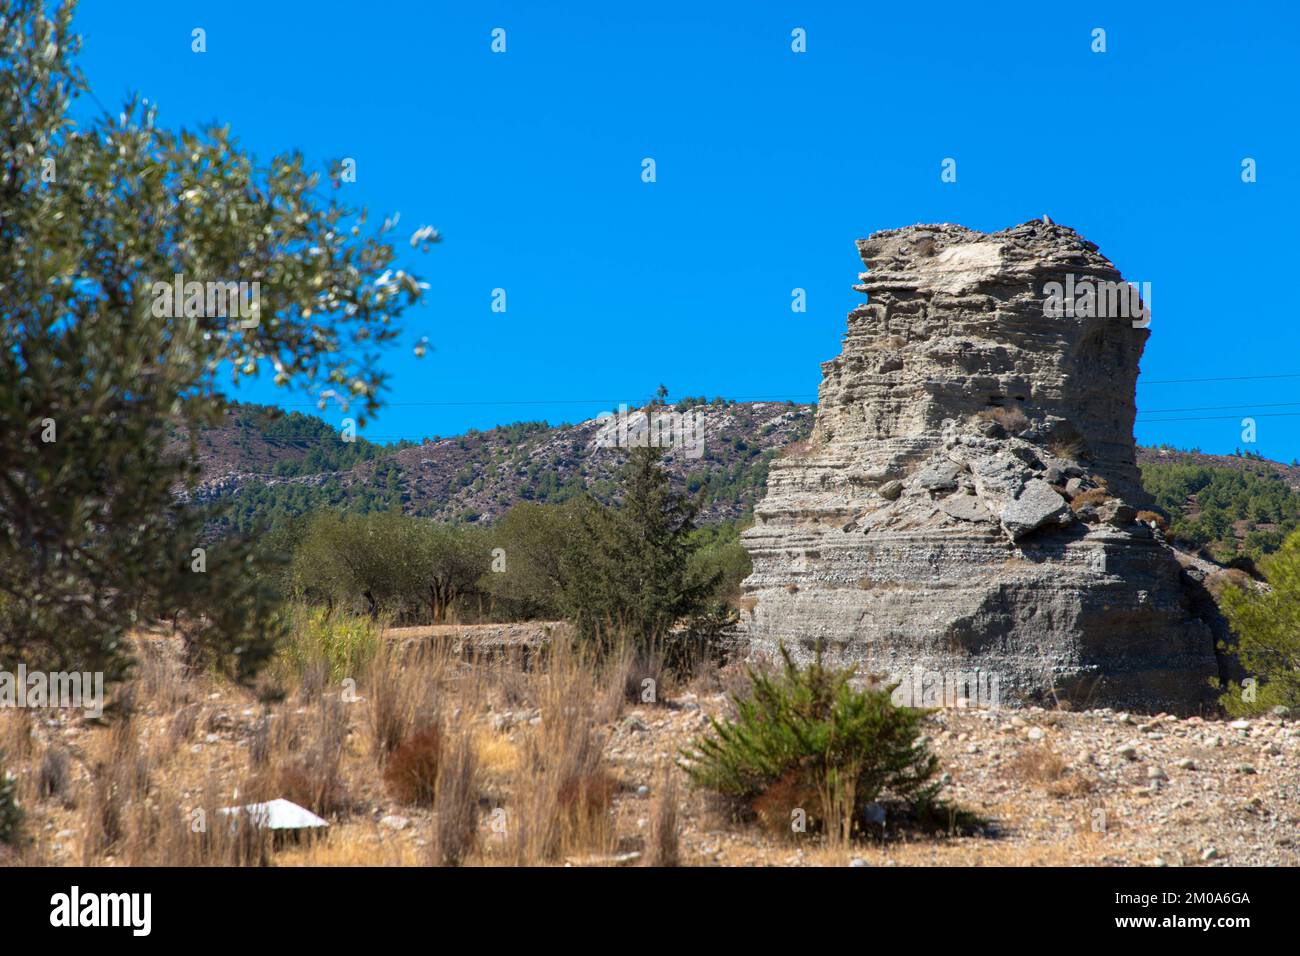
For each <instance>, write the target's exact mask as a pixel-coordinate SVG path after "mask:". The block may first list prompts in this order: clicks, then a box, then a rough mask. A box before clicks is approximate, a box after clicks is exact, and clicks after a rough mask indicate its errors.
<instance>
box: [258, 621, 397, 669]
mask: <svg viewBox="0 0 1300 956" xmlns="http://www.w3.org/2000/svg"><path fill="white" fill-rule="evenodd" d="M379 632H380V626H379V625H378V624H377V623H375V622H374V621H372V620H370V619H369V618H367V617H363V616H361V615H353V614H348V613H345V612H340V611H336V612H334V613H333V614H331V613H330V612H329V611H328V610H326V609H324V608H313V607H308V606H306V605H303V604H298V605H294V606H292V607H291V608H290V609H289V630H288V635H287V637H286V638H285V640H284V641H282V642H281V644H280V646H279V648H278V649H277V651H276V658H275V660H276V665H277V668H276V669H277V670H278V671H279V673H280V674H281V676H284V677H298V678H299V679H302V678H303V676H304V675H308V674H312V673H313V672H314V671H315V670H317V669H318V668H320V667H322V666H323V667H324V668H326V669H327V670H328V674H329V681H330V682H331V683H338V682H339V681H341V680H343V679H344V678H345V677H351V678H354V679H355V678H357V677H359V676H360V675H361V674H362V673H364V671H365V668H366V665H367V664H369V663H370V660H371V658H373V657H374V655H375V650H376V648H377V647H378V646H379Z"/></svg>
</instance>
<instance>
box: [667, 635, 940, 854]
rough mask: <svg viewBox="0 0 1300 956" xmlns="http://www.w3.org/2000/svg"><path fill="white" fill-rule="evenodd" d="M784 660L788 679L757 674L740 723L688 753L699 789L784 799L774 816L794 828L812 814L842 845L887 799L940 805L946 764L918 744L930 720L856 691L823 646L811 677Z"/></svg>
mask: <svg viewBox="0 0 1300 956" xmlns="http://www.w3.org/2000/svg"><path fill="white" fill-rule="evenodd" d="M781 655H782V658H783V661H784V669H783V671H782V672H781V673H779V674H777V675H775V676H773V675H768V674H762V673H757V672H754V671H751V672H750V678H751V680H752V681H753V691H752V693H751V694H750V695H749V696H745V697H741V696H736V697H734V698H733V699H734V702H735V707H736V718H735V720H732V721H727V722H725V723H724V722H721V721H718V720H716V719H714V720H711V721H710V723H711V724H712V728H713V733H712V734H711V735H708V736H705V737H701V738H698V739H697V740H696V741H695V744H694V750H689V749H688V750H684V751H683V756H684V757H685V758H686V763H685V767H686V770H687V772H688V773H689V775H690V777H691V779H692V780H693V781H694V782H695V784H696V785H698V786H701V787H704V788H706V789H709V790H713V791H716V792H718V793H721V794H723V795H725V796H728V797H731V798H733V799H736V800H738V801H741V802H743V803H744V804H747V805H750V806H753V805H754V804H755V803H756V802H758V801H760V800H761V799H762V798H764V797H768V796H771V795H775V796H776V797H777V801H776V802H777V804H778V805H777V806H774V807H773V806H769V812H774V813H773V815H774V816H775V817H776V818H777V819H779V820H782V821H784V823H785V825H787V826H788V824H789V820H790V813H791V811H793V810H795V809H803V810H804V811H805V812H806V813H807V815H808V818H809V823H810V824H812V825H815V826H820V827H834V828H835V829H836V831H837V834H836V835H838V836H840V837H843V838H848V837H850V836H852V835H853V832H854V828H855V825H856V823H857V821H860V820H862V819H863V811H864V809H865V808H866V806H867V805H868V804H870V803H873V802H875V801H876V799H877V798H878V797H880V796H881V795H882V794H889V795H890V796H893V797H895V798H897V799H899V800H902V801H905V802H907V803H908V804H911V805H912V806H914V807H927V806H930V805H932V804H933V801H934V797H935V794H936V793H937V790H938V787H937V785H936V784H933V783H931V782H930V778H931V777H932V776H933V775H934V773H935V771H936V770H937V769H938V760H937V758H935V757H934V755H932V754H931V753H929V751H928V750H927V749H926V748H925V747H924V746H918V745H917V737H918V736H919V734H920V723H921V718H922V716H923V714H924V712H923V711H920V710H914V709H912V708H908V707H895V706H894V704H893V703H892V702H891V700H890V690H891V689H883V690H877V689H866V690H861V691H859V690H855V689H854V688H853V687H852V686H851V685H850V679H851V678H852V676H853V670H852V668H850V669H847V670H835V669H833V668H829V667H827V666H825V665H824V664H823V662H822V653H821V648H820V646H819V647H818V650H817V655H816V658H815V659H814V661H813V662H812V663H811V664H809V665H808V666H807V667H804V668H799V667H796V666H795V664H794V663H793V662H792V661H791V659H790V655H789V653H788V652H787V651H786V650H785V648H784V647H782V648H781ZM769 802H770V801H769Z"/></svg>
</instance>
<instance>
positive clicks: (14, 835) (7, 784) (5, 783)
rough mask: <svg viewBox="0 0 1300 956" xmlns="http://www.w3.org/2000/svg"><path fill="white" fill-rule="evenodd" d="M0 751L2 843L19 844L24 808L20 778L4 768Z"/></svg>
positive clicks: (0, 838)
mask: <svg viewBox="0 0 1300 956" xmlns="http://www.w3.org/2000/svg"><path fill="white" fill-rule="evenodd" d="M3 758H4V752H3V751H0V843H3V844H5V845H6V846H15V847H16V846H18V844H19V843H21V842H22V832H23V810H22V807H20V806H19V805H18V780H17V778H16V777H14V775H13V774H12V773H9V772H8V771H7V770H5V769H4V764H3Z"/></svg>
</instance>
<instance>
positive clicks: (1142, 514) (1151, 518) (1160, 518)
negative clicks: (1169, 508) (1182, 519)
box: [1137, 510, 1169, 533]
mask: <svg viewBox="0 0 1300 956" xmlns="http://www.w3.org/2000/svg"><path fill="white" fill-rule="evenodd" d="M1137 520H1138V521H1140V522H1141V523H1142V524H1148V525H1154V526H1155V527H1156V528H1157V529H1159V531H1160V532H1161V533H1164V532H1167V531H1168V530H1169V519H1168V518H1166V517H1165V516H1164V515H1162V514H1158V513H1157V512H1154V511H1145V510H1144V511H1139V512H1138V513H1137Z"/></svg>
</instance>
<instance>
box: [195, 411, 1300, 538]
mask: <svg viewBox="0 0 1300 956" xmlns="http://www.w3.org/2000/svg"><path fill="white" fill-rule="evenodd" d="M665 410H668V411H676V412H678V413H686V412H691V413H697V414H699V415H700V421H701V422H702V425H703V429H702V434H703V437H704V440H703V442H702V447H701V448H700V449H699V452H700V454H699V456H698V457H692V455H691V454H688V453H686V452H683V451H679V452H676V453H674V454H671V455H670V456H669V457H668V458H667V460H666V464H667V467H668V469H669V471H670V472H671V474H672V475H673V477H674V479H675V482H676V483H677V485H678V486H679V487H681V488H684V489H686V490H688V491H690V492H693V493H694V492H698V491H699V490H700V489H704V496H705V507H704V511H703V515H702V517H703V520H704V521H706V522H712V521H719V520H725V519H735V518H739V517H742V516H743V515H745V514H746V513H747V512H748V511H750V510H751V509H752V508H753V506H754V503H755V502H756V501H757V500H758V499H759V498H760V497H761V495H762V493H763V490H764V488H765V486H766V481H767V468H768V463H769V462H770V461H771V460H772V459H773V458H774V457H775V456H776V455H778V454H779V453H781V451H782V450H783V449H785V448H786V447H787V446H789V445H791V444H792V443H794V442H801V441H804V440H806V439H807V437H808V435H809V433H810V431H811V430H812V422H813V414H814V412H815V406H813V405H799V404H793V403H781V402H754V403H745V402H729V401H725V400H723V399H713V400H712V401H706V400H704V399H703V398H699V399H687V400H685V401H683V402H680V403H678V404H677V405H672V406H667V408H666V409H665ZM600 428H601V425H600V423H599V422H597V421H596V420H594V419H593V420H589V421H585V422H580V423H578V424H576V425H568V424H565V425H560V426H557V427H551V426H548V425H546V424H545V423H543V422H520V423H516V424H513V425H505V426H501V427H499V428H493V429H489V430H487V431H470V432H467V433H466V434H464V435H457V436H454V437H450V438H441V437H436V436H435V437H431V438H429V439H427V440H426V441H424V442H423V443H421V444H415V443H412V442H403V443H400V444H396V445H377V444H374V443H372V442H368V441H366V440H365V439H363V438H358V439H357V440H356V441H355V442H345V441H342V440H341V439H340V437H339V435H338V433H337V432H336V431H335V430H334V429H333V428H331V427H330V426H329V425H327V424H326V423H325V422H323V421H321V420H320V419H319V418H316V417H315V416H313V415H304V414H301V413H298V412H292V413H289V414H284V413H281V412H279V411H277V410H276V409H273V408H269V407H266V406H261V405H237V406H235V407H234V408H233V409H232V411H231V413H230V415H229V416H228V418H227V422H226V424H224V425H223V426H221V427H219V428H212V429H207V430H205V431H203V432H202V433H201V434H200V436H199V452H200V458H201V463H202V466H203V482H202V484H201V485H200V488H199V497H200V498H201V499H202V500H205V501H209V502H213V503H216V504H219V505H221V506H222V507H223V508H224V510H225V514H226V518H225V520H224V522H223V523H224V524H225V525H226V526H227V527H234V528H239V529H241V530H252V529H253V528H255V527H256V526H258V524H259V523H263V524H265V525H271V526H274V525H276V524H279V523H281V522H283V521H284V520H285V519H286V518H288V517H290V516H294V515H300V514H303V513H306V512H308V511H311V510H313V509H315V508H318V507H321V506H324V505H329V506H334V507H340V508H343V509H345V510H349V511H360V512H365V511H375V510H389V509H392V508H401V509H402V510H403V511H405V512H406V513H408V514H417V515H425V516H428V517H435V518H439V519H442V520H447V521H478V522H487V521H493V520H495V519H496V518H498V517H500V516H501V515H502V514H503V513H504V512H505V511H506V510H507V509H508V508H509V507H510V506H511V505H512V504H514V503H515V502H517V501H541V502H548V501H549V502H558V501H563V500H565V499H566V498H569V497H572V496H574V495H576V494H578V493H580V492H581V491H582V490H583V489H586V490H589V491H591V492H592V493H593V494H594V495H596V496H597V497H598V498H602V499H608V498H609V496H610V495H611V494H612V491H613V479H614V475H615V472H616V471H617V469H618V466H619V463H620V462H621V460H622V455H621V454H619V453H618V452H617V451H616V450H613V449H605V448H600V447H598V446H597V443H596V438H597V435H598V433H599V431H600ZM1138 463H1139V465H1140V466H1141V467H1142V474H1143V481H1144V483H1145V484H1146V486H1147V489H1148V490H1149V491H1150V492H1151V493H1152V494H1153V495H1154V496H1155V498H1156V502H1157V504H1158V505H1159V507H1160V508H1161V509H1162V510H1163V511H1164V512H1165V513H1166V514H1168V516H1169V517H1170V519H1171V522H1172V528H1171V530H1172V532H1173V533H1174V534H1176V535H1177V536H1178V537H1179V539H1180V540H1182V541H1183V542H1184V543H1186V544H1191V545H1196V546H1202V547H1205V548H1206V550H1207V551H1209V552H1210V553H1211V554H1212V555H1214V556H1215V557H1217V558H1219V559H1221V560H1227V559H1228V558H1231V557H1233V556H1235V555H1237V554H1250V555H1252V556H1255V557H1258V556H1260V555H1263V554H1267V553H1269V552H1272V551H1274V550H1276V548H1277V546H1278V545H1279V544H1280V543H1281V540H1282V538H1283V537H1284V536H1285V535H1286V534H1287V533H1288V532H1290V531H1292V530H1294V529H1295V528H1296V527H1297V525H1300V465H1296V464H1294V463H1293V464H1291V465H1284V464H1281V463H1279V462H1274V461H1269V460H1267V459H1263V458H1259V457H1257V456H1252V455H1249V454H1243V455H1240V456H1238V455H1205V454H1201V453H1200V452H1197V451H1180V450H1177V449H1173V448H1169V447H1158V448H1139V449H1138Z"/></svg>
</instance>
